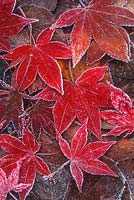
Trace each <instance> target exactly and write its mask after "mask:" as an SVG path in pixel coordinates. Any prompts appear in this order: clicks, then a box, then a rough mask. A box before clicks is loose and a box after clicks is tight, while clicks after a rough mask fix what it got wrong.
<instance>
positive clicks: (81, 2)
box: [79, 0, 86, 8]
mask: <svg viewBox="0 0 134 200" xmlns="http://www.w3.org/2000/svg"><path fill="white" fill-rule="evenodd" d="M79 2H80V4H81V5H82V6H83V7H84V8H86V5H85V4H84V3H83V1H82V0H79Z"/></svg>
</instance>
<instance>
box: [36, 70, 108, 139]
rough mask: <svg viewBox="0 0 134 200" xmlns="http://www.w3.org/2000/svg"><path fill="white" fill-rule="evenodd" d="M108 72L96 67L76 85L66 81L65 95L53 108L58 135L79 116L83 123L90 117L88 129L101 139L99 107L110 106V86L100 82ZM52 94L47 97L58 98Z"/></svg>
mask: <svg viewBox="0 0 134 200" xmlns="http://www.w3.org/2000/svg"><path fill="white" fill-rule="evenodd" d="M106 70H107V68H106V67H96V68H93V69H89V70H87V71H86V72H85V73H83V74H82V75H81V76H80V77H79V78H78V79H77V80H76V81H75V83H74V84H72V83H70V82H68V81H66V80H65V81H64V95H63V96H61V97H59V98H58V100H57V102H56V104H55V105H54V108H53V115H54V122H55V127H56V129H57V134H59V133H60V134H61V133H63V132H64V131H65V130H66V129H67V128H68V127H69V126H70V124H71V123H72V122H73V120H74V119H75V117H76V116H77V118H78V120H79V121H80V122H81V123H83V122H84V121H85V119H86V118H87V117H88V125H87V126H88V129H89V130H91V131H92V133H93V134H94V135H95V136H96V137H97V138H98V139H100V138H101V133H100V111H99V107H105V106H109V105H110V101H109V89H108V86H107V85H106V84H104V83H100V82H99V81H100V80H102V79H103V77H104V74H105V72H106ZM44 93H45V92H44ZM50 93H51V92H50ZM50 93H49V95H47V94H46V96H47V97H48V96H49V98H50V97H56V95H55V92H54V94H53V95H52V93H51V95H50ZM44 96H45V94H44ZM38 97H39V96H38ZM42 97H43V95H42ZM104 97H105V98H104Z"/></svg>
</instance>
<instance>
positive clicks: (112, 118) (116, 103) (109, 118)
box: [101, 85, 134, 136]
mask: <svg viewBox="0 0 134 200" xmlns="http://www.w3.org/2000/svg"><path fill="white" fill-rule="evenodd" d="M110 88H111V95H110V96H111V100H112V104H113V107H114V108H115V110H106V111H102V112H101V117H102V119H103V120H105V121H106V122H108V123H110V124H113V125H116V127H115V128H113V129H112V130H111V131H109V132H108V133H107V135H115V136H118V135H121V134H122V133H124V132H125V133H126V134H125V136H127V135H129V134H132V133H133V131H134V107H133V103H132V101H131V99H130V98H129V96H128V95H127V94H125V93H124V92H123V91H122V90H121V89H119V88H116V87H114V86H112V85H110Z"/></svg>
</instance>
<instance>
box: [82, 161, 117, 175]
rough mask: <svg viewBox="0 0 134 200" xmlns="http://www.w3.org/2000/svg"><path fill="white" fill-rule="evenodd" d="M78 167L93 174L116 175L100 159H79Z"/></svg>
mask: <svg viewBox="0 0 134 200" xmlns="http://www.w3.org/2000/svg"><path fill="white" fill-rule="evenodd" d="M79 167H80V168H81V169H82V170H84V171H85V172H87V173H90V174H94V175H111V176H117V175H116V174H115V173H114V172H113V171H112V170H111V169H110V168H109V167H108V165H106V164H105V163H103V162H102V161H100V160H97V159H94V160H90V159H89V160H88V159H86V160H85V159H84V160H82V159H81V160H80V161H79Z"/></svg>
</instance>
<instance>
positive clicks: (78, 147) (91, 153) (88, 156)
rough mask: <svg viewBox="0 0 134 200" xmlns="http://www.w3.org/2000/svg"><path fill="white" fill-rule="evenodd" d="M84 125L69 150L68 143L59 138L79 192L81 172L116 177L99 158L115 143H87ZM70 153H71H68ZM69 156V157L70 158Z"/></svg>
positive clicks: (80, 189)
mask: <svg viewBox="0 0 134 200" xmlns="http://www.w3.org/2000/svg"><path fill="white" fill-rule="evenodd" d="M86 123H87V121H85V123H84V124H83V125H82V126H81V127H80V128H79V129H78V131H77V132H76V134H75V135H74V136H73V138H72V141H71V148H70V146H69V144H68V142H67V141H66V140H65V139H63V138H62V136H61V135H60V136H59V145H60V148H61V151H62V152H63V154H64V156H66V157H67V158H68V159H69V161H70V172H71V174H72V176H73V178H74V180H75V182H76V185H77V187H78V189H79V191H82V184H83V172H82V170H84V171H85V172H87V173H91V174H94V175H111V176H117V175H116V174H115V173H114V172H113V171H112V170H111V169H110V168H109V167H108V165H106V164H105V163H103V162H102V161H100V160H99V158H100V157H101V156H102V155H104V154H105V153H106V151H108V150H109V148H110V147H111V146H112V145H114V144H115V142H101V141H98V142H91V143H88V144H86V143H87V134H88V133H87V128H86ZM70 152H71V153H70ZM70 155H71V156H70Z"/></svg>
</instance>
